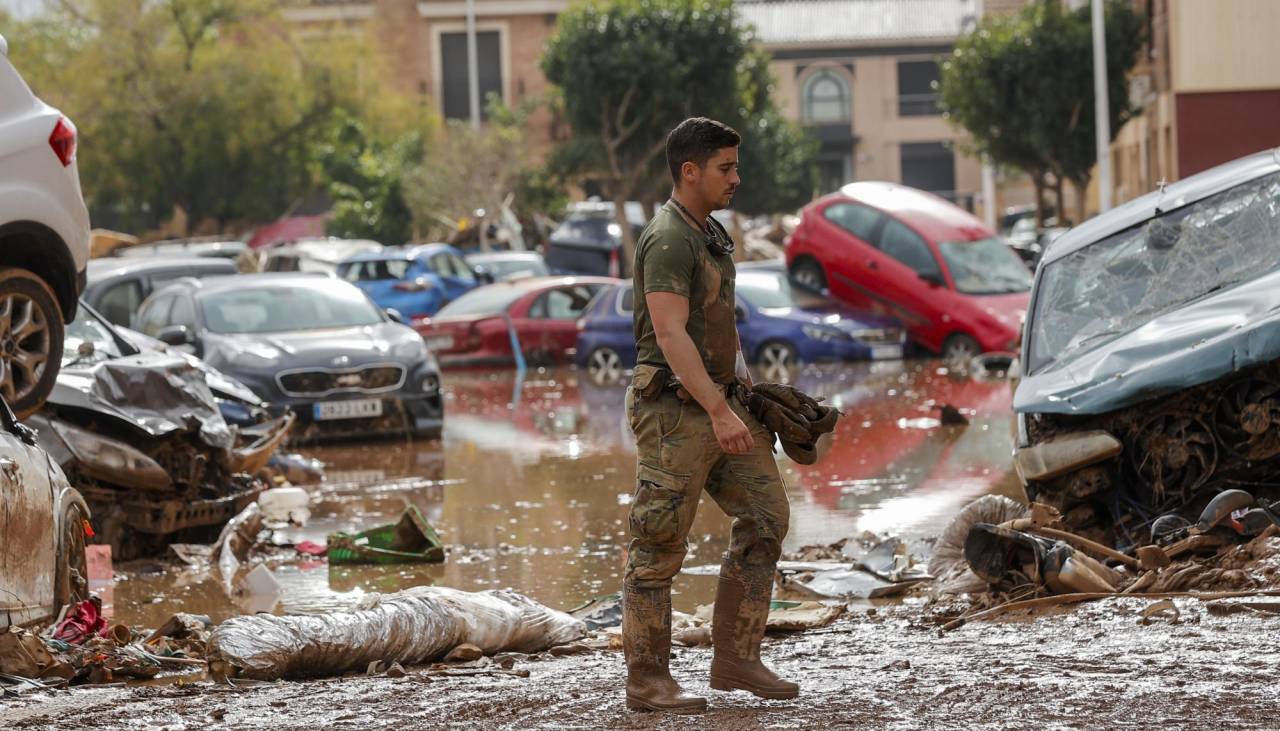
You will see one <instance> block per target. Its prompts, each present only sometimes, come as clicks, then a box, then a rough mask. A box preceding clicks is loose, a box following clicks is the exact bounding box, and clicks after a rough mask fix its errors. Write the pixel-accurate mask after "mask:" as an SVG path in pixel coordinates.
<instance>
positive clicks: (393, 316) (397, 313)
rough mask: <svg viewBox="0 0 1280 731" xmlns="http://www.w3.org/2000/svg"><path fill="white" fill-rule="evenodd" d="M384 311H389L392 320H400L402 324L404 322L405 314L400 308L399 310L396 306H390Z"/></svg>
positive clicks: (388, 314) (388, 315)
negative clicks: (401, 312)
mask: <svg viewBox="0 0 1280 731" xmlns="http://www.w3.org/2000/svg"><path fill="white" fill-rule="evenodd" d="M383 312H385V313H387V317H390V318H391V321H392V322H398V323H400V324H401V325H403V324H404V315H402V314H400V310H397V309H396V308H394V307H388V308H387V309H385V310H383Z"/></svg>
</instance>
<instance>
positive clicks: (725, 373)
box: [632, 201, 738, 383]
mask: <svg viewBox="0 0 1280 731" xmlns="http://www.w3.org/2000/svg"><path fill="white" fill-rule="evenodd" d="M632 271H633V272H634V273H635V335H636V362H637V363H642V364H648V365H655V366H663V367H668V366H667V359H666V357H665V356H664V355H663V354H662V349H661V348H659V347H658V338H657V336H656V335H655V334H654V331H653V321H652V320H651V319H650V317H649V307H648V305H647V303H646V302H645V298H644V295H646V294H648V293H650V292H671V293H673V294H678V295H681V296H684V297H688V298H689V320H688V323H687V324H686V325H685V330H686V331H687V332H688V333H689V338H690V339H691V340H693V345H694V347H696V348H697V349H698V351H699V352H700V353H702V364H703V366H705V367H706V369H707V375H709V376H711V380H713V381H715V382H716V383H732V382H733V379H734V364H735V361H736V357H737V354H738V330H737V327H738V325H737V320H736V317H735V313H734V296H733V280H734V277H735V275H736V270H735V269H734V266H733V255H732V254H720V255H717V254H713V253H711V251H710V250H709V249H708V248H707V244H706V236H705V235H704V234H703V233H702V232H700V231H698V230H697V229H695V228H694V227H693V226H692V225H690V224H689V223H688V222H686V221H685V220H684V218H683V217H681V215H680V213H679V211H677V210H676V209H675V206H673V205H672V204H671V202H670V201H668V202H667V203H666V204H665V205H663V206H662V208H660V209H658V215H656V216H654V217H653V220H652V221H650V222H649V225H648V226H645V228H644V231H643V232H642V233H641V234H640V240H639V241H637V242H636V261H635V266H634V267H633V268H632Z"/></svg>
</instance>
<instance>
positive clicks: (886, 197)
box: [821, 181, 995, 241]
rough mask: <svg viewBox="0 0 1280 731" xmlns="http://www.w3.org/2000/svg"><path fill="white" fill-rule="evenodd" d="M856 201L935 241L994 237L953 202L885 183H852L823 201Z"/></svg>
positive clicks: (914, 189)
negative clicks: (979, 235)
mask: <svg viewBox="0 0 1280 731" xmlns="http://www.w3.org/2000/svg"><path fill="white" fill-rule="evenodd" d="M839 198H848V199H852V200H854V201H856V202H858V203H862V204H865V205H868V206H871V207H872V208H876V209H879V210H881V211H883V212H885V213H888V214H889V215H891V216H894V217H896V218H900V219H902V220H903V221H904V222H906V223H909V224H910V225H911V227H912V228H915V229H917V230H919V231H920V232H921V233H923V234H925V235H926V236H928V237H929V238H932V239H933V240H935V241H946V240H949V239H955V238H957V237H958V236H959V237H962V238H966V239H967V238H972V237H973V235H975V234H981V235H983V236H994V235H995V232H994V231H992V230H990V229H988V228H987V227H986V225H985V224H983V223H982V221H981V220H979V219H978V217H977V216H974V215H973V214H972V213H969V212H968V211H966V210H964V209H963V208H961V207H959V206H957V205H955V204H954V203H951V202H950V201H948V200H946V199H944V198H942V197H940V196H937V195H934V194H933V193H929V192H926V191H923V190H919V189H917V188H911V187H908V186H905V185H899V184H897V183H889V182H884V181H861V182H857V183H849V184H848V185H846V186H844V187H843V188H841V189H840V191H839V192H837V193H832V194H831V195H829V196H825V197H824V198H822V199H821V200H823V201H829V200H834V199H839Z"/></svg>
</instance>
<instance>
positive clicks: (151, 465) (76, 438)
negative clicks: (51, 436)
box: [52, 421, 173, 490]
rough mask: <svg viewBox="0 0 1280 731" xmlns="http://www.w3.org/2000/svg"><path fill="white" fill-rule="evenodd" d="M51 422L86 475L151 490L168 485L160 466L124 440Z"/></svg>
mask: <svg viewBox="0 0 1280 731" xmlns="http://www.w3.org/2000/svg"><path fill="white" fill-rule="evenodd" d="M52 424H53V430H54V431H56V432H57V433H58V436H60V437H62V441H64V442H66V444H67V448H68V449H70V450H71V453H72V454H73V455H75V458H76V460H77V461H79V462H80V465H79V467H80V470H81V471H83V472H84V473H85V474H86V475H88V476H89V477H95V478H97V479H99V480H105V481H107V482H110V483H113V484H116V485H125V486H131V487H132V486H136V487H141V488H145V489H151V490H165V489H168V488H169V487H170V486H172V484H173V483H172V481H171V480H170V479H169V474H168V473H167V472H165V471H164V468H163V467H161V466H160V465H159V464H157V463H156V461H155V460H153V459H151V458H150V457H148V456H147V455H145V454H143V453H142V452H139V451H138V450H136V449H134V448H133V447H130V446H129V445H128V444H125V443H124V442H118V441H116V440H114V439H109V438H107V437H104V436H102V435H101V434H95V433H93V432H91V431H87V430H85V429H81V428H79V427H76V426H72V425H70V424H67V423H65V422H61V421H54V422H52Z"/></svg>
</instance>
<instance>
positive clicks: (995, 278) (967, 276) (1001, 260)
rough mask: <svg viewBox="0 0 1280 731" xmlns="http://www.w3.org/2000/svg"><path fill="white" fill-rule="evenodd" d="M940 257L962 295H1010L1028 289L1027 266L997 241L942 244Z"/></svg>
mask: <svg viewBox="0 0 1280 731" xmlns="http://www.w3.org/2000/svg"><path fill="white" fill-rule="evenodd" d="M938 251H940V252H942V258H943V260H944V261H946V262H947V268H948V269H950V270H951V276H952V278H953V279H955V281H956V291H958V292H960V293H962V294H1012V293H1014V292H1026V291H1027V290H1029V289H1031V272H1029V271H1027V265H1026V264H1023V263H1022V259H1021V258H1020V257H1019V256H1018V255H1017V254H1016V253H1014V251H1013V249H1010V248H1009V247H1008V245H1006V244H1005V243H1004V242H1003V241H1001V240H1000V239H997V238H989V239H981V240H979V241H944V242H943V243H941V244H939V245H938Z"/></svg>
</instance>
